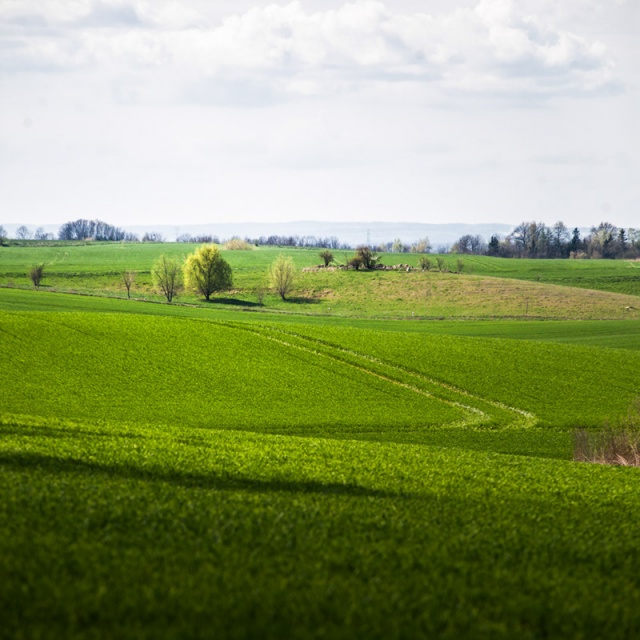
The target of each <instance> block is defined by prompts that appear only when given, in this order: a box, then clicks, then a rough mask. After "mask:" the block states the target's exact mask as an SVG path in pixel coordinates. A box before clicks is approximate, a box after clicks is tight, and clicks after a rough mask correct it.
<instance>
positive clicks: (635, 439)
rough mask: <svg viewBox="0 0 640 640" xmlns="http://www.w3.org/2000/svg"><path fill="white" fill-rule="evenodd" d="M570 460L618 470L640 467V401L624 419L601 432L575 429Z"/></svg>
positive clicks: (636, 401) (638, 399) (637, 401)
mask: <svg viewBox="0 0 640 640" xmlns="http://www.w3.org/2000/svg"><path fill="white" fill-rule="evenodd" d="M573 459H574V460H576V461H577V462H595V463H597V464H614V465H620V466H631V467H640V398H636V399H635V400H634V401H633V403H632V404H631V407H630V409H629V413H628V415H627V417H626V418H625V419H624V420H622V421H620V423H619V424H618V425H616V426H610V425H606V426H605V428H604V429H603V430H602V431H597V432H593V431H587V430H586V429H578V430H576V431H575V433H574V437H573Z"/></svg>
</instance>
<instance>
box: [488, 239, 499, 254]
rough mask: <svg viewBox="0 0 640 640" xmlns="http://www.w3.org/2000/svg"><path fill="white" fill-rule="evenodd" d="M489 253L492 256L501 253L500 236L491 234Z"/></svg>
mask: <svg viewBox="0 0 640 640" xmlns="http://www.w3.org/2000/svg"><path fill="white" fill-rule="evenodd" d="M487 254H488V255H490V256H497V255H500V238H499V237H498V236H495V235H493V236H491V240H489V246H488V248H487Z"/></svg>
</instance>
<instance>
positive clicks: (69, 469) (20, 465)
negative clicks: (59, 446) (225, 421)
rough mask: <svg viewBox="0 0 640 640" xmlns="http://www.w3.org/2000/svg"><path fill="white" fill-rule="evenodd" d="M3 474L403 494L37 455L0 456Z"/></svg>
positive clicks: (229, 488) (362, 494)
mask: <svg viewBox="0 0 640 640" xmlns="http://www.w3.org/2000/svg"><path fill="white" fill-rule="evenodd" d="M0 468H2V469H3V471H9V470H19V471H27V470H28V471H44V472H45V473H49V474H55V475H58V474H70V473H72V474H78V475H83V476H93V477H95V476H107V477H110V478H116V479H121V480H137V481H144V482H166V483H168V484H173V485H177V486H180V487H186V488H196V489H212V490H222V491H224V490H227V491H246V492H249V493H313V494H321V495H345V496H354V497H374V498H390V497H393V498H398V497H403V496H404V497H406V494H399V493H393V492H389V491H379V490H376V489H369V488H367V487H362V486H360V485H357V484H339V483H335V482H327V483H325V482H317V481H314V480H260V479H257V478H246V477H244V478H243V477H239V476H230V475H221V474H219V473H216V472H211V473H201V474H197V473H185V472H181V471H173V472H166V471H160V470H158V469H140V468H138V467H132V466H131V467H128V466H123V465H116V464H105V463H99V462H87V461H84V460H74V459H70V458H56V457H54V456H47V455H42V454H38V453H14V454H10V453H3V454H0Z"/></svg>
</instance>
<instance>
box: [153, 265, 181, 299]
mask: <svg viewBox="0 0 640 640" xmlns="http://www.w3.org/2000/svg"><path fill="white" fill-rule="evenodd" d="M151 277H152V278H153V282H154V284H155V285H156V288H157V289H158V290H159V291H160V293H162V295H163V296H164V297H165V298H166V299H167V302H168V303H171V302H172V301H173V299H174V298H175V297H176V296H177V295H178V292H179V291H180V290H181V289H182V270H181V269H180V265H179V264H178V263H177V262H176V260H174V259H173V258H167V256H165V255H164V254H163V255H161V256H160V257H159V258H158V260H157V261H156V263H155V264H154V265H153V268H152V269H151Z"/></svg>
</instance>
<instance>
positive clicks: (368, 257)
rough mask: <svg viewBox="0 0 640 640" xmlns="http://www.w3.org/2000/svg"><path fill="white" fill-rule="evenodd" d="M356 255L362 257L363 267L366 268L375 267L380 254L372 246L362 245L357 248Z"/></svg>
mask: <svg viewBox="0 0 640 640" xmlns="http://www.w3.org/2000/svg"><path fill="white" fill-rule="evenodd" d="M356 257H357V258H359V259H360V262H361V264H362V267H363V268H365V269H375V266H376V264H377V262H378V256H377V255H376V252H375V251H372V249H371V247H367V245H362V246H360V247H358V248H357V249H356Z"/></svg>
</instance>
